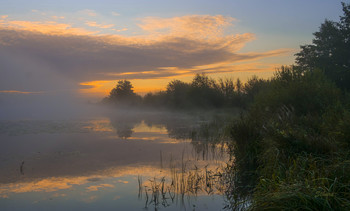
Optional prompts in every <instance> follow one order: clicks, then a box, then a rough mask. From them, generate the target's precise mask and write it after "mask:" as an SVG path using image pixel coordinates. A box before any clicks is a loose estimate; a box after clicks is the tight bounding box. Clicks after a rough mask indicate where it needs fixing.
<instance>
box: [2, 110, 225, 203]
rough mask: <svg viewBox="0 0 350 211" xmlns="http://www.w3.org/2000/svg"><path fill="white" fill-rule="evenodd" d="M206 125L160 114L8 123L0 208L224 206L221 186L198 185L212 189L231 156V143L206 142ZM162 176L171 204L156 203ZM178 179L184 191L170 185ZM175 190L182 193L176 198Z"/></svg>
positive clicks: (4, 123) (200, 120) (4, 134)
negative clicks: (228, 152)
mask: <svg viewBox="0 0 350 211" xmlns="http://www.w3.org/2000/svg"><path fill="white" fill-rule="evenodd" d="M203 123H204V124H205V123H207V120H205V119H203V118H197V117H196V118H194V117H192V118H188V117H187V116H181V115H180V116H179V115H170V116H169V115H154V114H147V115H116V116H114V117H111V118H98V119H89V120H74V121H73V120H69V121H68V120H65V121H63V120H61V121H52V120H50V121H44V120H40V121H39V120H22V121H1V122H0V140H1V141H0V146H1V147H0V208H1V210H23V209H25V210H40V209H44V210H45V209H48V208H49V209H50V210H63V209H64V210H76V209H84V210H96V209H101V210H142V209H143V208H145V207H148V209H151V210H152V209H155V207H157V208H161V209H165V210H179V209H185V208H186V209H197V210H211V209H213V208H215V210H218V209H220V208H223V207H224V201H223V196H221V195H220V193H219V192H220V191H218V190H217V189H215V188H214V189H213V192H211V193H210V194H208V190H207V191H205V190H204V189H203V190H202V191H201V190H198V184H199V183H203V185H204V186H206V185H205V181H204V180H205V176H203V175H208V172H209V173H211V174H212V175H214V172H215V171H216V169H217V168H218V167H219V166H221V165H223V164H224V162H225V161H226V160H227V156H226V154H225V153H223V151H225V148H224V147H211V146H209V145H208V142H207V141H208V140H209V139H210V138H212V137H201V135H200V132H198V131H199V129H200V128H201V126H202V125H203ZM206 132H208V131H206ZM220 146H223V145H220ZM23 162H24V163H23ZM195 169H197V170H195ZM195 174H196V175H195ZM185 177H186V178H185ZM162 178H164V180H163V181H164V184H163V189H164V190H165V189H166V191H164V190H163V193H164V192H167V193H166V194H167V196H166V197H165V198H166V200H167V201H166V205H165V206H166V207H164V206H163V205H164V199H165V198H164V197H161V196H162V195H161V194H160V195H158V196H159V200H160V201H159V202H158V203H157V201H154V200H153V201H152V200H151V197H152V194H153V198H152V199H154V194H155V193H156V192H155V191H154V190H155V189H154V188H156V186H157V185H160V184H161V181H162ZM184 178H185V179H184ZM194 178H195V179H197V180H196V181H197V183H198V184H197V183H196V184H197V186H196V188H195V189H196V191H193V190H191V191H192V192H191V191H189V190H187V189H186V192H187V193H188V194H185V195H186V197H185V199H184V198H181V197H180V198H181V200H180V199H179V197H178V196H181V194H184V192H185V189H184V187H185V186H183V185H184V184H185V183H186V187H187V188H190V185H189V184H190V180H191V181H192V183H193V181H194ZM206 181H207V180H206ZM174 184H175V185H177V188H173V189H171V187H175V185H174ZM193 184H194V183H193ZM171 185H173V186H171ZM181 185H182V186H181ZM159 188H160V186H159ZM192 189H193V187H192ZM146 192H147V193H146ZM159 193H160V192H159ZM169 194H170V195H169ZM174 194H176V195H178V196H177V197H176V198H175V197H174V198H171V197H170V196H173V195H174ZM190 195H192V196H191V197H189V196H190ZM194 195H197V197H194ZM164 196H165V195H164ZM161 199H163V201H161ZM208 199H210V200H208ZM162 202H163V205H162Z"/></svg>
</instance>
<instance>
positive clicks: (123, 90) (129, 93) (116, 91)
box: [108, 80, 140, 104]
mask: <svg viewBox="0 0 350 211" xmlns="http://www.w3.org/2000/svg"><path fill="white" fill-rule="evenodd" d="M133 88H134V87H133V86H132V84H131V82H130V81H128V80H120V81H118V83H117V85H116V87H115V88H113V89H112V90H111V92H110V93H109V96H108V99H109V101H110V102H112V103H115V104H135V103H136V101H137V100H138V98H140V96H138V95H137V94H136V93H134V90H133Z"/></svg>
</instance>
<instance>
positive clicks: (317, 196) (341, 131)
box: [227, 67, 350, 210]
mask: <svg viewBox="0 0 350 211" xmlns="http://www.w3.org/2000/svg"><path fill="white" fill-rule="evenodd" d="M347 101H348V99H346V95H343V94H341V92H340V90H339V89H338V88H336V87H335V86H334V85H333V84H332V83H330V82H329V81H328V80H327V78H325V77H324V75H323V73H322V72H321V71H312V72H300V70H298V69H297V68H295V67H284V68H282V69H281V70H280V72H277V73H276V75H275V77H274V78H272V79H271V81H270V82H269V84H268V85H266V86H265V90H263V91H261V92H260V93H258V94H257V95H256V96H255V98H254V102H253V104H252V105H251V107H250V110H249V111H248V113H247V114H246V115H244V116H242V117H241V119H240V120H238V121H237V122H236V123H234V124H233V125H232V129H231V135H232V138H233V142H232V144H231V154H232V155H233V156H234V157H235V159H234V160H233V162H232V165H231V166H230V167H229V168H227V169H228V171H229V172H231V173H230V174H231V175H234V177H233V181H232V183H233V184H234V185H232V186H231V187H230V188H229V189H228V193H229V196H231V201H233V203H231V205H232V206H231V208H232V209H236V208H239V207H237V204H236V203H235V200H237V198H244V197H245V196H246V195H247V193H248V194H250V195H251V201H250V202H249V203H250V206H249V209H251V210H349V209H350V176H349V175H348V173H346V172H347V171H349V170H350V169H349V167H350V165H349V163H350V160H349V158H350V157H349V151H350V147H349V137H350V136H349V132H348V131H349V127H348V126H349V124H350V123H349V122H350V121H349V120H350V118H349V115H348V114H349V105H348V104H347V103H346V102H347ZM345 125H346V126H345ZM229 199H230V198H229Z"/></svg>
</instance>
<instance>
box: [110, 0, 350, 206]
mask: <svg viewBox="0 0 350 211" xmlns="http://www.w3.org/2000/svg"><path fill="white" fill-rule="evenodd" d="M343 12H344V15H343V16H342V17H340V21H339V22H332V21H328V20H326V21H325V22H324V23H323V24H322V25H321V27H320V29H319V31H318V32H316V33H314V36H315V37H314V40H313V43H312V44H310V45H304V46H301V51H300V52H299V53H297V54H296V56H297V58H296V65H294V66H282V67H281V68H280V69H279V70H278V71H276V72H275V74H274V76H273V77H272V78H270V79H259V78H257V77H253V78H251V79H249V80H248V81H247V82H246V83H245V84H243V83H242V82H241V81H240V80H239V79H236V80H234V79H219V80H214V79H211V78H210V77H208V76H207V75H205V74H197V75H196V76H195V77H194V78H193V80H192V81H191V82H190V83H186V82H182V81H179V80H173V81H171V82H170V83H169V84H168V86H167V87H166V90H165V91H160V92H157V93H149V94H147V95H145V96H144V97H140V96H137V95H136V94H131V95H132V96H133V99H134V100H132V101H123V100H120V99H121V97H120V96H119V94H118V89H119V88H120V87H118V86H117V87H116V88H115V89H116V91H113V90H112V91H111V93H110V95H109V96H108V97H107V98H106V99H104V102H105V103H109V104H111V103H114V104H119V105H125V104H129V105H130V102H132V105H134V106H139V107H153V108H154V107H156V108H170V109H180V110H181V109H197V108H201V109H212V108H219V109H222V108H240V109H241V110H242V111H244V112H242V115H241V117H240V118H239V119H238V120H236V121H234V122H233V123H232V125H231V126H230V127H229V130H230V133H231V137H232V142H231V143H230V147H229V148H230V152H231V154H232V158H233V159H232V163H230V164H229V165H228V167H227V173H228V174H229V175H230V176H229V178H230V181H229V182H228V183H227V187H226V189H227V191H226V195H227V198H228V201H229V203H230V206H229V207H230V208H231V209H240V208H242V207H244V208H245V209H246V208H247V206H246V205H244V206H243V205H242V204H241V203H246V204H248V205H249V209H251V210H350V174H349V172H350V94H349V90H350V4H345V3H343ZM124 83H126V81H124ZM131 88H132V87H130V86H129V88H128V89H131ZM115 94H116V96H114V95H115ZM131 95H130V96H131ZM116 99H117V100H116ZM118 100H119V101H118Z"/></svg>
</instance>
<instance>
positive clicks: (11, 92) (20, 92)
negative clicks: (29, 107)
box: [0, 90, 44, 94]
mask: <svg viewBox="0 0 350 211" xmlns="http://www.w3.org/2000/svg"><path fill="white" fill-rule="evenodd" d="M0 93H6V94H42V93H44V92H22V91H17V90H0Z"/></svg>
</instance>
